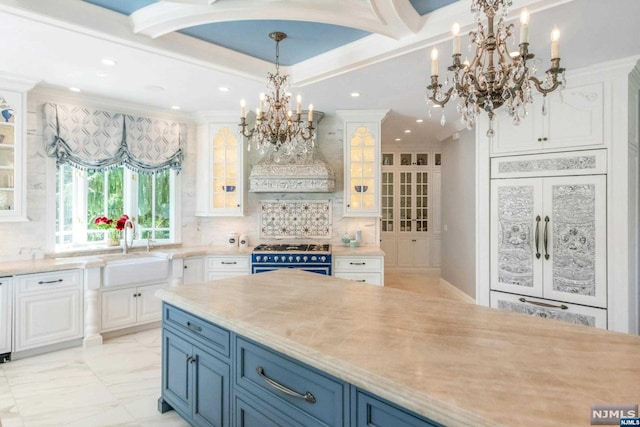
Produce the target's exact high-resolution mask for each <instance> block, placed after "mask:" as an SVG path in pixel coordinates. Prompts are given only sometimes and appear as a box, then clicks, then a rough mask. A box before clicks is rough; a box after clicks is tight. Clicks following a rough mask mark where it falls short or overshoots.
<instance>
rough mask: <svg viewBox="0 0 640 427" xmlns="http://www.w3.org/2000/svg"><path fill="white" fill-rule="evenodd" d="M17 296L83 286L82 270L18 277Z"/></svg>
mask: <svg viewBox="0 0 640 427" xmlns="http://www.w3.org/2000/svg"><path fill="white" fill-rule="evenodd" d="M17 278H18V283H17V287H16V294H21V295H23V294H28V293H33V292H47V291H50V290H55V289H61V288H67V287H74V286H82V270H63V271H51V272H47V273H38V274H25V275H23V276H18V277H17Z"/></svg>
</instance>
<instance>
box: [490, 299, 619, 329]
mask: <svg viewBox="0 0 640 427" xmlns="http://www.w3.org/2000/svg"><path fill="white" fill-rule="evenodd" d="M540 304H546V305H540ZM549 306H552V307H549ZM491 307H493V308H497V309H500V310H506V311H512V312H516V313H523V314H528V315H530V316H538V317H543V318H548V319H556V320H560V321H562V322H567V323H573V324H576V325H585V326H592V327H596V328H601V329H607V310H605V309H602V308H593V307H585V306H582V305H575V304H568V303H566V302H556V301H551V300H546V299H541V298H533V297H529V296H522V295H514V294H506V293H502V292H495V291H492V292H491Z"/></svg>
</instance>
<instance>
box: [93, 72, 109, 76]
mask: <svg viewBox="0 0 640 427" xmlns="http://www.w3.org/2000/svg"><path fill="white" fill-rule="evenodd" d="M108 75H109V74H107V73H96V77H107V76H108Z"/></svg>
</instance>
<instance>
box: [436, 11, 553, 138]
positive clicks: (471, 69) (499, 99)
mask: <svg viewBox="0 0 640 427" xmlns="http://www.w3.org/2000/svg"><path fill="white" fill-rule="evenodd" d="M511 4H512V2H511V0H471V12H474V13H475V15H476V21H477V26H478V27H477V29H476V30H475V31H471V32H469V41H470V44H469V48H470V49H471V48H472V45H475V46H476V51H475V54H474V56H473V59H472V60H471V62H469V61H468V60H465V61H464V63H463V62H461V60H460V58H461V52H460V50H461V49H460V35H459V34H460V26H459V25H458V24H454V25H453V29H452V32H453V36H454V37H453V55H452V56H453V64H452V65H451V66H449V67H448V68H447V70H449V72H450V75H448V76H447V78H446V80H445V86H449V85H450V87H449V89H447V90H446V91H445V90H443V88H442V84H440V83H439V82H438V51H437V49H433V51H432V52H431V85H429V86H428V87H427V102H428V104H430V106H431V104H433V106H435V107H444V105H445V104H446V103H447V102H449V100H455V99H456V98H457V99H458V106H457V109H458V113H460V115H461V119H462V122H463V124H465V125H466V126H467V127H468V128H469V129H470V128H472V127H473V125H474V124H475V122H476V119H477V118H478V116H479V115H480V112H481V111H482V110H484V111H486V112H487V113H488V115H489V130H488V131H487V136H489V137H491V136H493V135H494V134H495V132H494V130H493V119H494V116H495V110H497V109H498V108H500V107H501V106H503V105H504V106H505V108H506V110H507V112H508V113H509V115H510V116H511V117H513V123H514V124H515V125H518V124H519V123H520V120H521V119H523V118H524V117H525V116H526V114H527V104H531V103H533V98H532V91H533V90H532V89H533V88H535V89H536V90H537V91H538V92H540V93H542V95H543V97H544V100H543V106H542V113H543V114H546V96H547V94H548V93H550V92H553V91H554V90H556V89H557V88H558V87H561V86H562V87H564V85H565V78H564V71H565V70H564V68H560V55H559V49H558V40H559V38H560V32H559V31H558V29H557V28H554V30H553V31H552V32H551V67H550V68H549V69H548V70H547V71H546V77H545V78H544V79H543V80H539V79H537V78H536V77H534V76H533V75H532V74H535V72H536V70H535V68H534V67H531V68H529V65H528V64H527V61H530V60H531V59H533V57H534V55H533V54H531V53H529V13H528V12H527V10H526V9H525V10H523V11H522V13H521V15H520V22H521V24H522V25H521V27H520V44H519V48H520V49H519V51H518V52H515V53H513V54H510V52H509V50H508V49H507V41H508V40H509V39H510V38H511V37H512V31H513V27H514V25H513V24H509V25H507V24H506V23H505V20H506V18H507V16H508V14H509V8H510V7H511ZM482 12H484V15H485V16H486V18H487V23H486V27H485V25H484V24H483V22H482V21H483V17H482ZM494 20H497V26H494ZM450 81H451V83H450ZM429 112H430V110H429ZM440 123H441V124H442V125H444V124H445V118H444V110H443V112H442V118H441V120H440Z"/></svg>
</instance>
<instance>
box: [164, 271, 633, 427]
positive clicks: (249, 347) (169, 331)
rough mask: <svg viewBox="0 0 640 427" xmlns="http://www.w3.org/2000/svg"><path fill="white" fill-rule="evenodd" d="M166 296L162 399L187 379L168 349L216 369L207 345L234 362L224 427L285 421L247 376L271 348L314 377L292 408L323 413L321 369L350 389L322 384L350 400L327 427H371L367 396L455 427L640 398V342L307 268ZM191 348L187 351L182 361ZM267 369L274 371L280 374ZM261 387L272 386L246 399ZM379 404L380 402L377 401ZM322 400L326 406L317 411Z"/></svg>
mask: <svg viewBox="0 0 640 427" xmlns="http://www.w3.org/2000/svg"><path fill="white" fill-rule="evenodd" d="M157 295H158V296H159V297H160V298H161V299H162V300H163V301H164V303H165V306H164V310H163V311H164V313H163V326H164V331H163V398H164V397H166V396H165V394H166V393H165V391H166V390H165V385H166V384H167V382H169V381H172V382H173V383H174V384H175V383H176V381H177V379H179V378H180V374H181V373H180V372H175V370H173V369H171V366H166V362H167V360H168V358H167V357H168V355H171V354H174V353H175V354H177V355H180V356H181V357H186V359H187V362H190V363H191V364H193V363H194V362H195V363H196V364H197V363H199V362H198V360H204V361H205V363H204V364H203V366H206V359H198V354H199V353H198V351H196V350H194V351H190V349H198V348H203V347H207V348H213V351H212V353H215V354H217V355H218V356H220V355H222V356H221V357H222V358H223V359H224V358H225V357H226V358H227V359H226V360H228V362H227V363H228V366H226V367H225V366H221V365H220V364H219V363H218V364H217V365H216V364H215V363H213V362H211V363H209V364H208V366H210V367H215V368H211V369H212V372H213V371H215V372H217V373H218V374H216V375H221V377H220V378H222V376H223V374H224V373H225V372H226V373H227V378H232V380H231V381H229V380H226V381H224V384H223V383H222V382H220V384H223V385H221V387H219V388H217V389H216V388H215V387H214V390H212V393H214V394H215V396H214V397H215V399H217V401H218V402H221V405H222V407H223V412H222V413H221V414H220V417H221V418H220V419H222V417H223V416H224V419H225V420H226V423H224V425H230V424H228V423H229V418H230V416H231V415H230V414H233V416H235V419H234V424H235V425H243V423H241V422H239V419H238V417H244V416H246V417H247V418H246V420H245V421H246V423H244V424H246V425H250V424H251V423H250V422H249V421H250V420H251V417H250V413H249V412H246V413H245V412H242V411H241V409H243V408H245V407H244V406H243V405H245V404H247V402H249V404H253V403H255V404H256V405H257V407H258V408H262V409H264V411H272V412H270V413H268V414H267V415H273V417H272V418H270V419H271V420H272V421H273V420H275V421H274V422H275V423H277V422H278V421H277V420H280V418H277V416H278V415H277V414H276V413H275V412H277V411H276V409H277V408H276V409H274V408H272V407H271V406H270V404H269V403H268V402H266V403H265V401H262V402H261V401H260V399H259V397H260V396H267V395H268V392H265V391H264V390H266V389H268V388H269V387H268V386H267V385H266V384H267V383H266V382H264V383H263V382H262V381H263V380H264V378H261V377H262V376H261V375H258V377H256V376H255V373H254V372H253V371H255V370H256V369H253V370H252V371H251V372H250V371H249V370H245V368H249V367H250V366H253V365H252V363H258V362H256V361H259V360H261V359H260V358H259V355H261V354H262V355H267V356H268V359H269V360H271V361H272V362H273V361H274V360H276V362H274V363H275V365H274V366H275V367H276V368H277V366H280V367H283V366H286V363H289V362H295V363H299V362H302V363H299V365H295V366H294V367H293V368H292V369H291V372H293V373H294V374H295V373H296V372H298V370H304V369H307V370H306V371H304V372H307V374H305V375H306V376H304V375H303V377H304V378H303V379H309V378H311V380H313V381H311V382H309V383H308V384H307V385H308V387H306V386H300V387H298V390H297V392H298V393H300V394H301V396H300V397H302V398H301V399H297V400H295V399H294V401H295V402H298V403H296V404H297V405H298V404H299V405H301V406H299V407H300V408H302V409H300V410H298V409H296V408H293V407H292V411H293V412H294V413H296V414H297V413H302V412H304V411H307V410H309V408H313V405H316V403H310V402H308V401H306V400H308V396H307V399H305V396H304V393H306V392H311V393H313V392H316V390H314V389H313V388H314V386H315V385H316V384H324V383H322V381H320V380H314V378H315V377H313V375H317V374H318V373H321V374H323V375H326V376H327V378H328V381H329V380H331V381H334V382H342V383H343V384H344V385H345V387H346V388H345V387H343V388H342V389H340V388H339V387H338V389H335V388H331V387H330V386H326V387H325V386H321V387H320V386H319V388H322V389H321V390H320V393H321V395H322V396H324V395H323V394H322V393H323V392H327V393H329V392H328V391H327V390H332V391H331V393H333V394H329V396H331V397H332V398H333V399H334V403H335V402H336V399H335V397H336V396H335V395H336V394H340V393H342V394H343V396H342V399H343V400H342V404H341V405H337V403H335V404H336V405H337V406H339V408H340V410H341V411H342V412H341V413H340V414H338V415H337V416H336V417H335V418H333V419H331V420H329V421H327V420H321V421H323V422H325V423H326V425H338V424H342V425H348V423H347V420H348V419H349V418H351V420H352V424H351V425H360V423H361V422H363V423H364V424H362V425H366V423H367V422H372V420H356V421H354V420H355V419H356V418H354V417H356V412H357V411H356V409H357V408H356V407H358V408H359V406H360V403H362V402H361V401H360V400H358V399H357V397H358V396H364V397H366V398H371V399H374V400H373V402H374V404H373V406H367V405H368V403H367V402H364V403H367V405H365V409H367V408H368V409H369V412H368V413H366V414H364V415H363V414H360V415H362V416H366V417H369V416H377V415H379V414H380V413H382V412H385V410H387V409H388V410H389V411H391V412H389V411H387V412H386V414H387V415H388V414H394V412H393V410H395V409H398V408H400V409H402V410H405V409H406V410H407V411H409V416H411V417H413V416H414V415H416V414H417V415H419V416H421V417H424V419H428V420H431V421H432V422H434V424H435V423H441V424H444V425H447V426H470V425H473V426H497V425H527V426H530V425H535V426H558V425H582V426H584V425H589V424H590V421H589V420H590V418H589V417H590V406H591V405H594V404H611V405H613V404H637V403H638V400H640V381H638V378H640V338H639V337H637V336H629V335H625V334H620V333H615V332H607V331H601V330H596V329H594V328H588V327H585V326H578V325H569V324H565V323H561V322H557V321H552V320H548V319H540V318H531V317H528V316H525V315H521V314H516V313H508V312H502V311H498V310H495V309H490V308H486V307H480V306H475V305H472V304H464V303H456V302H451V301H445V300H441V299H433V298H425V297H423V296H422V295H418V294H415V293H410V292H406V291H401V290H396V289H389V288H379V287H373V286H367V285H363V284H359V283H354V282H351V281H347V280H341V279H335V278H332V277H327V276H321V275H315V274H313V273H307V272H303V271H298V270H278V271H274V272H269V273H262V274H257V275H251V276H241V277H235V278H230V279H224V280H219V281H216V282H210V283H203V284H198V285H190V286H181V287H177V288H170V289H162V290H159V291H158V292H157ZM180 322H182V323H183V325H182V326H184V328H183V329H184V330H185V331H187V332H193V333H194V336H196V335H198V334H202V336H203V337H204V338H202V339H201V338H198V337H197V336H196V338H195V341H194V342H195V344H193V345H192V343H190V342H186V341H185V340H184V339H182V338H184V337H181V336H180V333H181V330H180ZM203 328H204V329H203ZM198 329H200V331H199V332H198ZM225 334H226V335H225ZM225 337H226V338H225ZM169 338H172V339H173V341H172V343H173V344H175V343H176V342H177V343H178V345H177V346H176V345H173V344H171V343H169ZM234 340H235V341H234ZM234 342H235V344H234ZM180 345H182V346H183V347H182V348H183V349H184V348H185V346H186V350H184V351H183V353H185V354H182V353H181V352H180V351H181V350H179V349H180V348H181V347H180ZM189 346H191V347H189ZM214 347H215V348H214ZM271 351H273V352H271ZM245 355H247V359H246V360H245V359H244V357H245ZM251 355H252V356H251ZM283 355H284V356H283ZM249 356H251V357H249ZM265 357H266V356H265ZM214 359H215V358H214ZM278 361H279V362H278ZM260 363H261V362H260ZM265 363H266V362H265ZM188 364H189V363H187V365H188ZM182 365H185V364H184V363H182V364H179V367H180V369H183V367H182ZM223 365H224V364H223ZM185 366H186V365H185ZM231 366H233V367H234V369H231ZM265 366H267V365H265ZM270 366H271V365H269V369H265V370H264V371H263V374H265V376H269V375H270V374H271V372H274V371H271V372H270V369H271V368H270ZM309 367H311V368H309ZM185 369H186V368H185ZM225 369H226V371H225ZM283 369H284V371H283V372H285V371H287V369H288V368H283ZM200 371H203V372H204V371H205V369H204V368H203V369H200ZM186 374H187V372H186V371H185V372H184V375H186ZM216 375H213V374H212V376H210V378H209V380H210V381H208V383H209V384H210V383H212V378H214V377H216ZM276 379H277V378H276ZM296 381H297V380H296V379H295V378H294V379H292V380H291V382H289V383H288V385H289V386H290V388H292V389H295V387H291V384H298V383H297V382H296ZM303 384H304V382H303ZM331 384H333V383H331ZM251 387H265V389H264V390H258V391H257V392H256V394H255V395H252V396H249V394H250V393H248V392H247V390H249V391H250V390H251ZM340 390H342V391H340ZM225 393H226V396H224V394H225ZM274 393H276V394H277V392H274ZM189 394H191V393H189ZM325 394H326V393H325ZM256 396H258V397H257V398H256ZM378 398H379V403H380V405H383V406H376V405H378V403H377V402H378V400H376V399H378ZM252 399H253V400H252ZM291 399H293V398H291ZM338 400H339V399H338ZM361 400H362V399H361ZM174 402H177V400H171V399H164V400H163V405H164V407H163V409H168V407H169V406H168V405H171V406H174V407H175V405H174ZM178 403H179V402H178ZM325 403H326V402H322V401H321V399H318V403H317V405H322V404H325ZM386 404H390V405H391V406H384V405H386ZM260 405H262V406H260ZM196 406H197V405H196ZM193 407H194V406H193V405H192V406H191V408H193ZM229 408H231V409H229ZM381 408H382V409H381ZM176 409H177V408H176ZM183 409H184V408H183ZM245 409H246V408H245ZM185 411H186V410H185ZM296 411H298V412H296ZM376 411H377V412H376ZM410 412H413V413H414V414H411V413H410ZM183 413H184V412H181V414H183ZM196 415H197V414H196ZM401 415H402V414H401ZM314 419H315V418H314ZM398 419H399V418H398ZM408 419H409V420H410V421H411V420H414V421H415V423H414V424H406V425H429V424H421V423H422V422H423V421H424V419H417V418H416V419H414V418H408ZM243 420H244V418H243ZM342 421H344V423H342ZM411 422H413V421H411ZM356 423H357V424H356ZM436 425H437V424H436Z"/></svg>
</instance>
